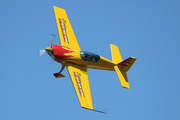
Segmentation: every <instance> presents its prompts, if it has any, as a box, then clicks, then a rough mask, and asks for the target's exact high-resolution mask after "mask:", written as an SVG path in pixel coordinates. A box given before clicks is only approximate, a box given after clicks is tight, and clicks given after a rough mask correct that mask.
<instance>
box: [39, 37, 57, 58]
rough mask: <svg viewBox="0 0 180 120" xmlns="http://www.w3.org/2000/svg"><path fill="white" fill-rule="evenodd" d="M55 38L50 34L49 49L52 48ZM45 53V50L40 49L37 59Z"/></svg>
mask: <svg viewBox="0 0 180 120" xmlns="http://www.w3.org/2000/svg"><path fill="white" fill-rule="evenodd" d="M55 38H56V36H55V35H54V34H51V38H50V43H49V47H52V44H53V42H54V40H55ZM45 52H46V50H45V49H41V50H39V54H38V56H39V57H41V56H42V55H43V54H44V53H45Z"/></svg>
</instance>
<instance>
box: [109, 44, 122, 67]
mask: <svg viewBox="0 0 180 120" xmlns="http://www.w3.org/2000/svg"><path fill="white" fill-rule="evenodd" d="M110 47H111V56H112V61H113V62H114V63H115V64H118V63H119V62H121V61H122V58H121V54H120V52H119V49H118V46H116V45H113V44H110Z"/></svg>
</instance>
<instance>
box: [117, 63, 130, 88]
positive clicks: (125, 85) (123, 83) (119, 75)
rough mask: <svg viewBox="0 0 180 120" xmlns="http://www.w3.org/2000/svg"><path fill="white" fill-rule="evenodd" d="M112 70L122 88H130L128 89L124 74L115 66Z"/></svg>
mask: <svg viewBox="0 0 180 120" xmlns="http://www.w3.org/2000/svg"><path fill="white" fill-rule="evenodd" d="M114 69H115V71H116V74H117V76H118V78H119V81H120V83H121V85H122V87H124V88H128V89H129V88H130V87H129V83H128V79H127V75H126V72H123V71H122V70H121V68H120V67H119V66H118V65H115V66H114Z"/></svg>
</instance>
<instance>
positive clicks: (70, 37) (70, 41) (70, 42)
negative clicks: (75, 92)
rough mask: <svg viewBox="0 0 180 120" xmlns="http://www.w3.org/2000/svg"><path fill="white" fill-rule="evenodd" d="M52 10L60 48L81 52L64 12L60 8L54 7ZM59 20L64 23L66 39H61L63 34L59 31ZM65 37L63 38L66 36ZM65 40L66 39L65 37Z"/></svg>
mask: <svg viewBox="0 0 180 120" xmlns="http://www.w3.org/2000/svg"><path fill="white" fill-rule="evenodd" d="M53 8H54V15H55V19H56V25H57V30H58V34H59V40H60V43H61V45H62V46H67V47H69V48H73V49H75V50H79V51H80V50H81V49H80V47H79V45H78V42H77V40H76V37H75V34H74V32H73V29H72V27H71V24H70V22H69V19H68V17H67V14H66V11H65V10H64V9H62V8H58V7H56V6H53ZM59 19H61V20H62V21H63V23H64V28H65V31H66V35H67V39H68V42H67V40H66V39H64V37H63V32H62V29H61V25H60V20H59ZM66 35H65V36H66ZM65 38H66V37H65Z"/></svg>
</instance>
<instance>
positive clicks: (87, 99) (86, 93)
mask: <svg viewBox="0 0 180 120" xmlns="http://www.w3.org/2000/svg"><path fill="white" fill-rule="evenodd" d="M66 67H67V70H68V72H69V75H70V77H71V81H72V83H73V86H74V89H75V91H76V94H77V97H78V99H79V102H80V105H81V107H83V108H87V109H93V106H92V100H91V93H90V88H89V81H88V75H87V70H86V67H85V66H80V65H76V64H72V63H67V64H66ZM76 75H78V77H77V76H76ZM78 86H79V87H78Z"/></svg>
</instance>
